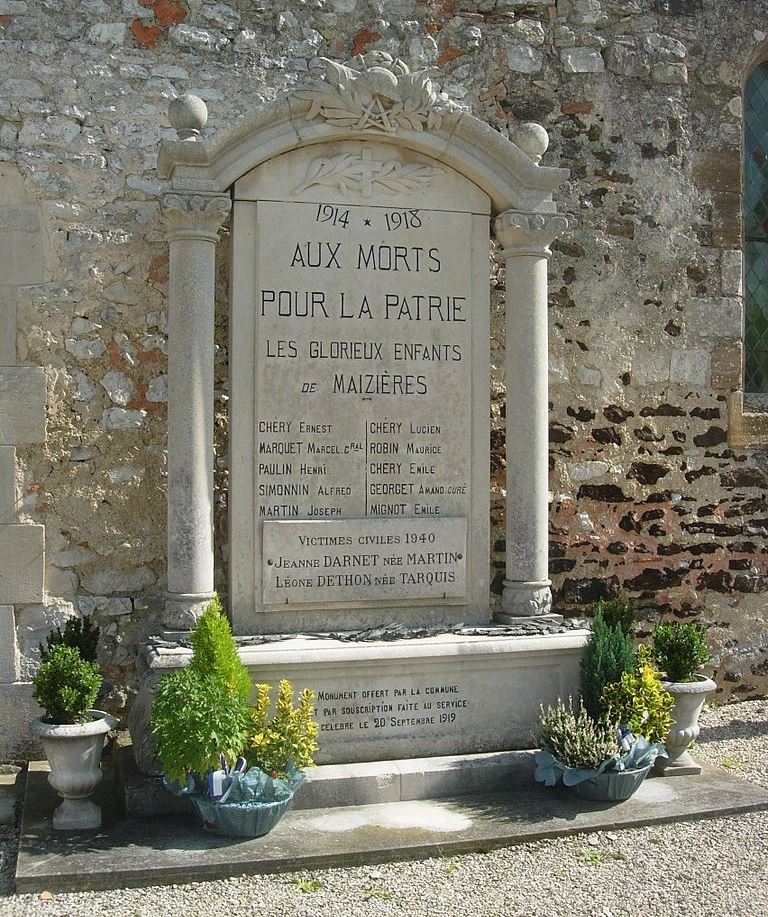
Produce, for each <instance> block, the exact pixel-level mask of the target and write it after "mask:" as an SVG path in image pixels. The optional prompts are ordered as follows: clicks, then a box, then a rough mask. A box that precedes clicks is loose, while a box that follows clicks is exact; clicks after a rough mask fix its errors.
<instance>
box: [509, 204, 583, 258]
mask: <svg viewBox="0 0 768 917" xmlns="http://www.w3.org/2000/svg"><path fill="white" fill-rule="evenodd" d="M571 225H572V220H571V218H570V217H568V216H566V215H565V214H563V213H521V212H520V211H517V210H505V211H504V213H500V214H499V215H498V216H497V217H496V219H495V220H494V221H493V231H494V234H495V236H496V239H497V241H498V242H499V244H500V245H501V247H502V252H501V256H502V258H505V259H506V258H514V257H516V256H520V255H537V256H539V257H541V258H548V257H549V256H550V255H551V254H552V253H551V251H550V250H549V246H550V245H551V244H552V242H553V241H554V240H555V238H557V236H559V235H560V233H563V232H565V231H566V229H568V228H569V227H570V226H571Z"/></svg>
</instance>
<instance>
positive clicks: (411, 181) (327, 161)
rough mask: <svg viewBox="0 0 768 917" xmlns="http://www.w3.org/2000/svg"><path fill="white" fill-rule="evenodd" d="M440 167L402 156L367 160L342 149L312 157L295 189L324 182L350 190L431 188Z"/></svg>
mask: <svg viewBox="0 0 768 917" xmlns="http://www.w3.org/2000/svg"><path fill="white" fill-rule="evenodd" d="M441 171H442V170H441V169H437V168H434V167H433V166H421V165H415V164H404V163H402V162H400V160H399V159H390V160H387V161H386V162H373V161H369V162H365V161H364V160H363V159H361V158H360V157H355V155H354V154H352V153H340V154H339V155H338V156H332V157H331V158H319V159H315V160H313V161H312V162H311V163H310V165H309V168H308V169H307V174H306V177H305V179H304V181H303V182H302V183H301V185H299V187H298V188H296V189H295V190H294V192H293V193H294V194H300V193H301V192H302V191H306V190H307V188H311V187H313V186H314V185H321V186H323V187H328V188H338V189H339V190H340V191H344V192H347V193H349V192H355V193H357V194H366V193H370V192H371V191H376V192H378V193H379V194H403V193H407V192H415V191H420V190H423V189H426V188H428V187H429V185H430V183H431V182H432V179H433V178H434V177H435V176H436V175H438V174H439V172H441Z"/></svg>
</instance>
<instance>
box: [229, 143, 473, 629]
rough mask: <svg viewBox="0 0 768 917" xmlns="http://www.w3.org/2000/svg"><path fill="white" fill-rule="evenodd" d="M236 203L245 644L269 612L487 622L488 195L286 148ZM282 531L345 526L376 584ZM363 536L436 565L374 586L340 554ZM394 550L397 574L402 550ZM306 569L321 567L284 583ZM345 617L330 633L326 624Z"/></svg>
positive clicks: (244, 186)
mask: <svg viewBox="0 0 768 917" xmlns="http://www.w3.org/2000/svg"><path fill="white" fill-rule="evenodd" d="M235 193H236V203H235V217H234V236H235V238H234V241H235V251H234V271H233V277H234V297H233V319H232V321H233V325H232V329H233V338H232V366H233V389H232V410H231V422H232V431H233V432H232V436H233V440H232V442H233V457H232V472H231V487H230V495H231V497H230V500H231V502H230V507H231V518H232V526H233V527H232V538H231V543H232V548H233V555H232V591H231V594H232V599H233V603H234V606H235V607H234V610H233V614H234V620H235V625H236V628H237V629H239V630H241V631H242V630H247V629H249V628H252V627H253V624H245V623H244V617H245V615H244V614H243V612H242V610H245V609H247V608H248V607H250V608H252V609H253V611H258V612H262V613H264V617H263V618H262V621H263V622H265V623H264V624H263V625H262V626H266V627H271V626H273V625H272V624H268V623H266V622H267V620H268V619H267V618H266V615H267V614H269V613H272V615H273V617H272V619H271V620H272V622H273V624H274V626H275V627H279V626H285V624H284V622H282V621H279V620H278V617H277V616H278V615H282V614H284V613H285V612H287V611H292V612H296V614H294V616H293V623H292V626H293V627H296V628H307V627H309V628H311V627H329V628H336V627H339V626H343V624H345V623H348V624H349V625H350V626H353V627H354V626H356V625H360V624H363V623H364V622H365V621H366V620H369V619H371V618H373V615H374V614H375V616H376V619H378V618H379V617H380V612H378V613H377V612H373V611H371V612H370V618H366V617H365V614H366V612H365V608H366V607H373V608H376V607H381V606H382V605H387V606H389V607H390V608H391V609H392V615H391V617H392V619H393V620H398V619H399V620H404V621H407V620H412V621H427V620H430V617H429V615H427V616H425V615H424V614H423V613H417V612H416V611H415V609H414V606H413V604H411V603H414V602H415V603H417V605H421V606H424V605H427V604H432V605H433V606H434V608H435V611H434V614H433V615H432V617H431V620H435V621H436V620H450V619H455V616H456V612H453V611H450V606H456V605H465V606H471V611H470V612H469V613H467V612H466V611H462V612H461V617H462V618H464V619H465V620H466V619H472V618H475V619H485V618H487V606H488V600H487V582H488V575H487V569H488V561H487V557H488V551H487V543H488V484H487V480H488V282H487V259H488V218H487V210H488V199H487V197H485V195H483V194H482V193H481V192H479V191H478V189H477V188H476V187H475V186H473V185H472V184H471V183H470V182H468V181H467V180H466V179H463V178H461V177H460V176H458V175H457V174H456V173H454V172H452V171H451V170H450V169H449V168H448V167H447V166H445V165H444V164H442V163H439V162H437V161H430V160H428V159H426V158H425V157H420V156H415V155H413V154H411V153H409V152H408V151H404V150H397V149H394V148H392V147H388V146H387V145H386V144H384V143H380V142H378V141H376V142H373V141H372V142H370V143H368V142H365V143H360V142H344V143H338V144H324V145H317V146H313V147H311V148H307V149H303V150H301V151H299V150H297V151H295V152H294V153H291V154H286V155H285V156H282V157H279V158H278V159H276V160H274V161H270V162H269V163H265V164H264V165H263V166H260V167H259V168H257V169H255V170H254V171H253V172H252V173H250V174H249V175H248V176H246V177H245V178H243V179H241V181H240V182H238V184H237V186H236V191H235ZM280 521H292V522H294V523H296V527H295V528H290V527H282V526H277V525H274V523H277V522H280ZM300 522H314V523H316V524H317V525H316V529H314V530H313V531H316V532H317V533H318V534H317V535H316V536H315V537H326V538H331V537H333V535H334V533H335V532H338V531H341V530H342V529H343V528H344V526H347V524H348V526H347V528H348V530H349V531H350V532H352V533H353V534H352V535H351V536H350V537H352V538H353V540H354V541H355V544H354V554H353V556H354V557H358V556H361V555H362V554H366V555H367V554H371V556H375V557H376V558H377V561H376V563H377V564H381V568H379V569H376V570H372V571H365V572H364V571H356V574H355V575H356V576H358V578H359V579H358V581H357V582H356V583H355V582H351V583H349V584H347V581H346V580H344V579H336V580H333V578H332V577H333V575H334V574H336V575H338V574H339V572H340V571H338V570H334V569H331V568H329V569H327V570H326V569H324V568H323V567H322V564H324V563H325V560H324V557H325V554H326V553H327V552H324V551H322V550H319V551H318V552H317V553H316V554H312V553H311V552H310V553H309V554H308V553H306V551H305V550H304V549H305V548H306V546H303V547H302V546H300V545H299V544H298V542H297V541H296V539H298V538H301V537H303V535H302V534H296V533H303V532H304V531H305V530H306V531H308V530H309V529H308V528H307V527H302V526H301V525H299V523H300ZM432 523H436V524H434V525H433V524H432ZM340 524H341V527H339V526H340ZM345 530H347V529H345ZM374 532H375V533H379V532H381V533H385V532H386V533H389V536H390V537H391V538H392V539H395V538H403V537H404V536H405V535H406V534H408V533H411V532H413V533H431V534H432V535H433V536H434V537H435V539H436V544H437V547H436V548H435V550H434V551H432V552H431V553H432V554H434V555H435V557H431V558H428V559H427V560H421V559H419V560H416V561H414V563H413V565H412V566H413V570H412V571H411V572H410V573H407V571H406V570H402V571H401V572H399V573H398V572H397V571H396V570H394V569H384V566H383V565H384V553H383V552H381V553H380V554H375V555H374V554H373V553H372V552H371V551H365V550H363V546H362V545H361V544H360V543H358V542H357V539H358V538H359V537H363V536H365V535H366V534H369V533H374ZM469 532H472V537H471V538H469ZM382 537H384V536H382ZM395 547H396V548H397V551H395V550H394V549H393V552H392V556H393V557H394V556H395V555H397V557H398V558H400V560H401V561H402V564H403V566H404V567H407V566H409V559H408V558H409V554H412V553H413V552H409V551H407V550H406V548H407V547H408V546H407V545H406V544H405V543H404V542H403V543H401V544H400V545H395ZM300 548H301V549H300ZM398 552H400V553H398ZM445 552H448V553H451V554H452V555H453V554H459V553H460V554H461V555H462V557H461V560H460V561H458V560H456V559H454V560H453V561H452V562H451V563H452V565H453V566H452V567H451V569H450V570H449V569H448V568H447V567H445V566H441V564H440V563H439V562H438V561H437V560H436V557H437V555H439V554H441V553H445ZM341 553H350V552H341ZM427 553H429V552H427ZM379 558H380V559H379ZM281 559H282V561H281ZM311 560H314V561H317V562H318V563H319V564H321V566H320V567H314V568H311V567H306V568H304V569H301V568H299V567H295V568H293V569H289V568H288V567H286V566H285V564H288V563H289V562H292V563H293V562H298V561H306V562H307V563H308V564H309V561H311ZM411 560H413V558H411ZM281 562H282V563H283V566H282V567H281V566H280V564H281ZM349 562H350V563H357V562H358V561H355V560H351V559H350V561H349ZM328 563H329V564H330V563H332V561H328ZM389 563H391V564H392V565H393V566H394V565H395V564H396V563H397V561H395V560H393V559H392V558H389ZM427 569H429V570H430V571H431V573H432V574H434V575H430V577H429V581H427V580H422V581H420V582H419V581H417V578H418V574H419V573H425V571H426V570H427ZM341 572H342V573H343V572H344V571H341ZM448 574H450V576H451V577H452V579H451V580H450V581H448V579H447V577H448ZM344 575H347V574H344ZM444 575H445V576H446V582H442V583H441V582H438V578H439V577H440V576H444ZM409 577H412V578H409ZM289 582H290V583H295V585H292V586H289V585H287V584H288V583H289ZM355 603H357V606H358V608H359V611H360V614H359V615H358V616H350V617H348V619H347V621H343V620H342V618H341V617H340V616H336V617H334V616H333V615H332V614H330V613H329V612H328V609H329V607H330V606H336V607H338V608H339V610H340V611H341V610H342V609H351V608H353V607H354V606H355ZM404 603H408V605H409V606H410V607H404ZM318 605H319V606H320V607H321V608H323V609H324V611H323V613H322V615H320V614H319V613H318V614H316V617H317V618H318V620H316V621H315V620H311V615H312V614H314V613H315V612H314V608H315V607H317V606H318ZM309 606H312V608H310V607H309ZM440 609H442V610H440ZM299 612H304V616H302V615H301V614H299ZM246 614H247V612H246Z"/></svg>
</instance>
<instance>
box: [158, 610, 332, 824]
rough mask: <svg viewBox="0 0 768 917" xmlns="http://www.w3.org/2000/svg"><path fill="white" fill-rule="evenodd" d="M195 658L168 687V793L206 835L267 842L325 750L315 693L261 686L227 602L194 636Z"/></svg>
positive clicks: (168, 679)
mask: <svg viewBox="0 0 768 917" xmlns="http://www.w3.org/2000/svg"><path fill="white" fill-rule="evenodd" d="M190 639H191V643H192V660H191V662H190V664H189V665H188V666H187V667H186V668H183V669H179V670H177V671H175V672H171V673H169V674H168V675H165V676H163V677H162V678H161V679H160V681H159V682H158V686H157V689H156V692H155V697H154V700H153V704H152V712H151V717H150V722H151V725H152V733H153V736H154V740H155V746H156V749H157V754H158V757H159V758H160V761H161V763H162V765H163V769H164V771H165V776H166V786H167V787H168V789H169V790H171V792H174V793H176V794H178V795H183V796H187V797H188V798H189V800H190V802H191V804H192V806H193V808H194V809H195V811H196V813H197V815H198V817H199V818H200V820H201V822H202V824H203V826H204V827H205V828H206V830H209V831H214V832H217V833H220V834H225V835H229V836H234V837H261V836H262V835H264V834H266V833H267V832H268V831H270V830H271V829H272V828H273V827H274V826H275V825H276V824H277V822H278V821H279V820H280V818H282V816H283V815H284V814H285V812H286V811H287V810H288V809H289V808H290V806H291V804H292V802H293V796H294V793H295V791H296V790H297V789H298V787H299V786H300V785H301V783H302V782H303V780H304V774H303V771H304V768H306V767H309V766H310V765H311V764H312V763H313V761H312V756H313V754H314V751H315V749H316V748H317V744H316V736H317V724H316V723H315V721H314V718H313V715H314V708H313V705H312V701H313V695H312V692H310V691H304V692H302V694H301V696H300V698H299V702H298V704H297V705H296V706H294V702H293V689H292V688H291V685H290V684H289V682H287V681H281V682H280V686H279V689H278V694H277V702H276V705H275V709H274V711H272V701H271V696H270V688H269V686H268V685H257V686H256V695H257V697H256V703H255V705H254V706H251V705H250V702H249V696H250V693H251V681H250V677H249V676H248V671H247V670H246V668H245V666H243V664H242V663H241V662H240V659H239V657H238V654H237V645H236V643H235V641H234V638H233V636H232V632H231V630H230V627H229V622H228V621H227V618H226V616H225V614H224V611H223V609H222V607H221V604H220V602H219V601H218V599H214V601H212V602H211V603H210V604H209V605H208V607H207V608H206V609H205V611H204V613H203V615H202V617H201V619H200V621H199V622H198V624H197V625H196V627H195V628H194V630H193V631H192V633H191V635H190Z"/></svg>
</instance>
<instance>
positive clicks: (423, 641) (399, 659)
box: [129, 625, 588, 774]
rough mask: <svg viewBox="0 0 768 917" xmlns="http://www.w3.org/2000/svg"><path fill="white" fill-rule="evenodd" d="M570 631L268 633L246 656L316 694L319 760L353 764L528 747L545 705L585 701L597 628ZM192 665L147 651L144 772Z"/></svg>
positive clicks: (132, 724)
mask: <svg viewBox="0 0 768 917" xmlns="http://www.w3.org/2000/svg"><path fill="white" fill-rule="evenodd" d="M552 626H553V629H555V628H556V627H557V625H552ZM561 628H562V629H561V630H559V632H555V633H541V634H535V635H530V636H509V634H508V633H506V632H505V631H507V630H508V629H507V628H504V627H503V626H498V625H488V626H486V627H482V628H474V630H478V631H480V633H478V634H470V635H467V634H463V633H443V634H437V635H431V636H426V637H420V638H411V639H400V640H387V641H383V640H380V639H373V640H359V639H344V638H343V637H344V635H338V637H333V636H327V635H321V634H300V635H294V636H287V637H285V638H280V637H277V636H272V635H270V636H268V637H252V638H240V642H241V644H242V645H241V646H240V648H239V652H240V658H241V659H242V661H243V663H244V665H245V666H246V667H247V668H248V671H249V674H250V676H251V680H252V681H253V682H254V684H258V683H264V682H265V683H268V684H272V685H276V684H277V683H278V682H279V681H280V680H281V679H288V680H289V681H290V682H291V683H292V684H293V686H294V689H295V690H296V691H297V692H298V691H300V690H302V689H304V688H309V689H311V690H312V691H313V692H314V693H315V706H316V716H317V720H318V723H319V727H320V729H319V735H318V744H319V751H318V754H317V756H316V760H317V763H318V764H321V765H325V764H353V763H359V762H374V761H392V760H397V759H410V758H426V757H435V756H441V755H467V754H478V753H486V752H499V751H508V750H512V749H525V748H530V747H531V745H532V735H533V733H534V732H535V729H536V723H537V718H538V713H539V705H540V704H542V703H543V704H552V703H554V702H555V701H556V700H557V698H558V697H563V698H567V697H569V696H573V697H576V696H577V695H578V690H579V660H580V657H581V651H582V648H583V646H584V644H585V642H586V640H587V636H588V631H586V630H582V629H580V628H574V627H569V626H567V625H561ZM496 630H497V631H498V632H497V633H494V631H496ZM249 640H252V641H253V643H250V644H249V643H248V641H249ZM256 641H259V642H258V643H257V642H256ZM190 658H191V650H190V649H189V648H188V647H184V646H179V645H174V644H171V643H168V642H161V641H155V642H154V643H151V644H149V645H147V646H146V647H145V648H144V650H143V651H142V657H141V665H140V674H141V681H140V686H139V693H138V696H137V698H136V700H135V702H134V704H133V706H132V708H131V713H130V715H129V729H130V732H131V737H132V739H133V746H134V754H135V757H136V761H137V764H138V765H139V767H140V768H141V769H142V770H143V771H144V772H145V773H149V774H152V773H154V774H157V773H159V772H160V768H159V764H158V761H157V759H156V757H155V755H154V749H153V747H152V741H151V735H150V731H149V714H150V709H151V704H152V695H153V691H154V686H155V684H156V682H157V679H158V678H159V677H160V676H161V675H162V674H164V673H166V672H170V671H172V670H173V669H176V668H179V667H181V666H184V665H186V664H187V663H188V662H189V660H190Z"/></svg>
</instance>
